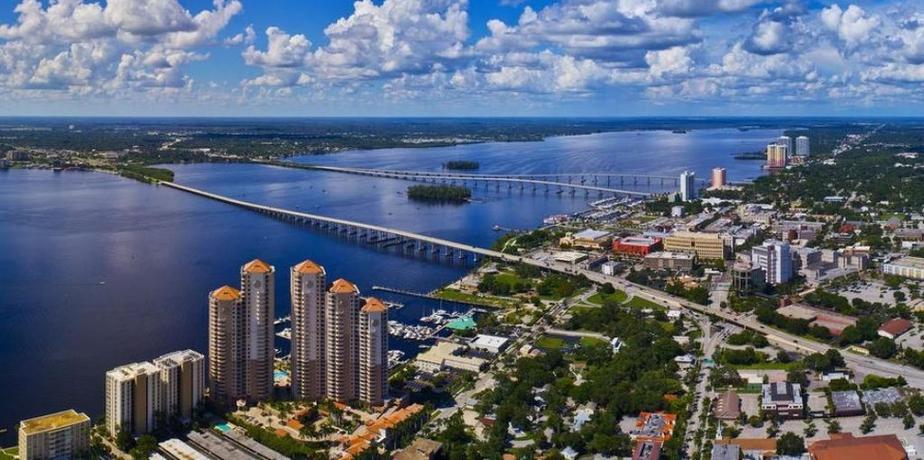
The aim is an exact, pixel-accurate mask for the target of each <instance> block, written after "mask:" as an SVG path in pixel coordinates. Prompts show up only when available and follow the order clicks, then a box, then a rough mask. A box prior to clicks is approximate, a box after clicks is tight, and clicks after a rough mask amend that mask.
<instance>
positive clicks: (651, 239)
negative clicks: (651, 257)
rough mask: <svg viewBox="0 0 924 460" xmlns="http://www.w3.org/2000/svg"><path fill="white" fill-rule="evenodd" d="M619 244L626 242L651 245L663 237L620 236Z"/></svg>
mask: <svg viewBox="0 0 924 460" xmlns="http://www.w3.org/2000/svg"><path fill="white" fill-rule="evenodd" d="M617 242H618V243H619V244H624V245H628V246H651V245H654V244H658V243H660V242H661V238H654V237H648V236H627V237H625V238H620V239H619V240H618V241H617Z"/></svg>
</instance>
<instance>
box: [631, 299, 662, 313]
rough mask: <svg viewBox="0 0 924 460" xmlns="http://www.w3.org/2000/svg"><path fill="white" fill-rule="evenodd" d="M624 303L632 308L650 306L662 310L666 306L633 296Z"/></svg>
mask: <svg viewBox="0 0 924 460" xmlns="http://www.w3.org/2000/svg"><path fill="white" fill-rule="evenodd" d="M626 305H628V306H630V307H634V308H651V309H653V310H663V309H665V308H666V307H665V306H663V305H660V304H657V303H654V302H652V301H650V300H646V299H643V298H641V297H633V298H632V300H630V301H628V302H626Z"/></svg>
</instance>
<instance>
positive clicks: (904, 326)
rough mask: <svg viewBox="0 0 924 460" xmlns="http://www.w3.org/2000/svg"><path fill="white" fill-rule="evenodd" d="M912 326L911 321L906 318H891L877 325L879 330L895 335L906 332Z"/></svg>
mask: <svg viewBox="0 0 924 460" xmlns="http://www.w3.org/2000/svg"><path fill="white" fill-rule="evenodd" d="M912 326H913V323H912V322H911V321H908V320H907V319H904V318H893V319H890V320H888V321H886V322H884V323H882V326H879V330H880V331H882V332H886V333H889V334H892V335H896V336H897V335H902V334H904V333H905V332H908V330H909V329H911V327H912Z"/></svg>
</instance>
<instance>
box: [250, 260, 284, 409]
mask: <svg viewBox="0 0 924 460" xmlns="http://www.w3.org/2000/svg"><path fill="white" fill-rule="evenodd" d="M275 291H276V269H275V268H274V267H273V266H272V265H269V264H267V263H266V262H264V261H262V260H260V259H254V260H252V261H250V262H248V263H246V264H245V265H244V266H243V267H241V298H242V303H243V305H244V313H245V315H246V316H245V319H244V340H245V345H244V347H245V348H244V355H245V356H246V364H245V370H244V392H245V394H246V395H247V399H248V400H250V401H265V400H267V399H269V398H270V397H271V396H272V395H273V358H274V357H275V354H276V351H275V347H274V346H273V345H274V339H275V336H276V335H275V334H274V331H273V322H274V321H275V320H276V316H275V315H276V308H275V305H276V294H275Z"/></svg>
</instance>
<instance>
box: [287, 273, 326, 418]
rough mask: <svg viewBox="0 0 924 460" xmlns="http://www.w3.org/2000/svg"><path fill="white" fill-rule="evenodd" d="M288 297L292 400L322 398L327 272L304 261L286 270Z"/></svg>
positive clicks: (323, 388) (323, 386)
mask: <svg viewBox="0 0 924 460" xmlns="http://www.w3.org/2000/svg"><path fill="white" fill-rule="evenodd" d="M290 272H291V284H290V288H289V290H290V293H291V296H292V347H291V350H292V352H291V364H292V373H291V381H292V395H293V396H294V397H295V399H308V400H318V399H321V398H323V397H324V393H325V381H324V379H325V373H324V336H325V334H324V309H325V306H326V305H325V298H326V296H325V294H326V289H327V283H326V281H325V279H326V276H327V273H326V272H325V271H324V267H322V266H320V265H318V264H316V263H314V262H312V261H310V260H306V261H304V262H302V263H299V264H298V265H295V266H293V267H292V269H291V270H290Z"/></svg>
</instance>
